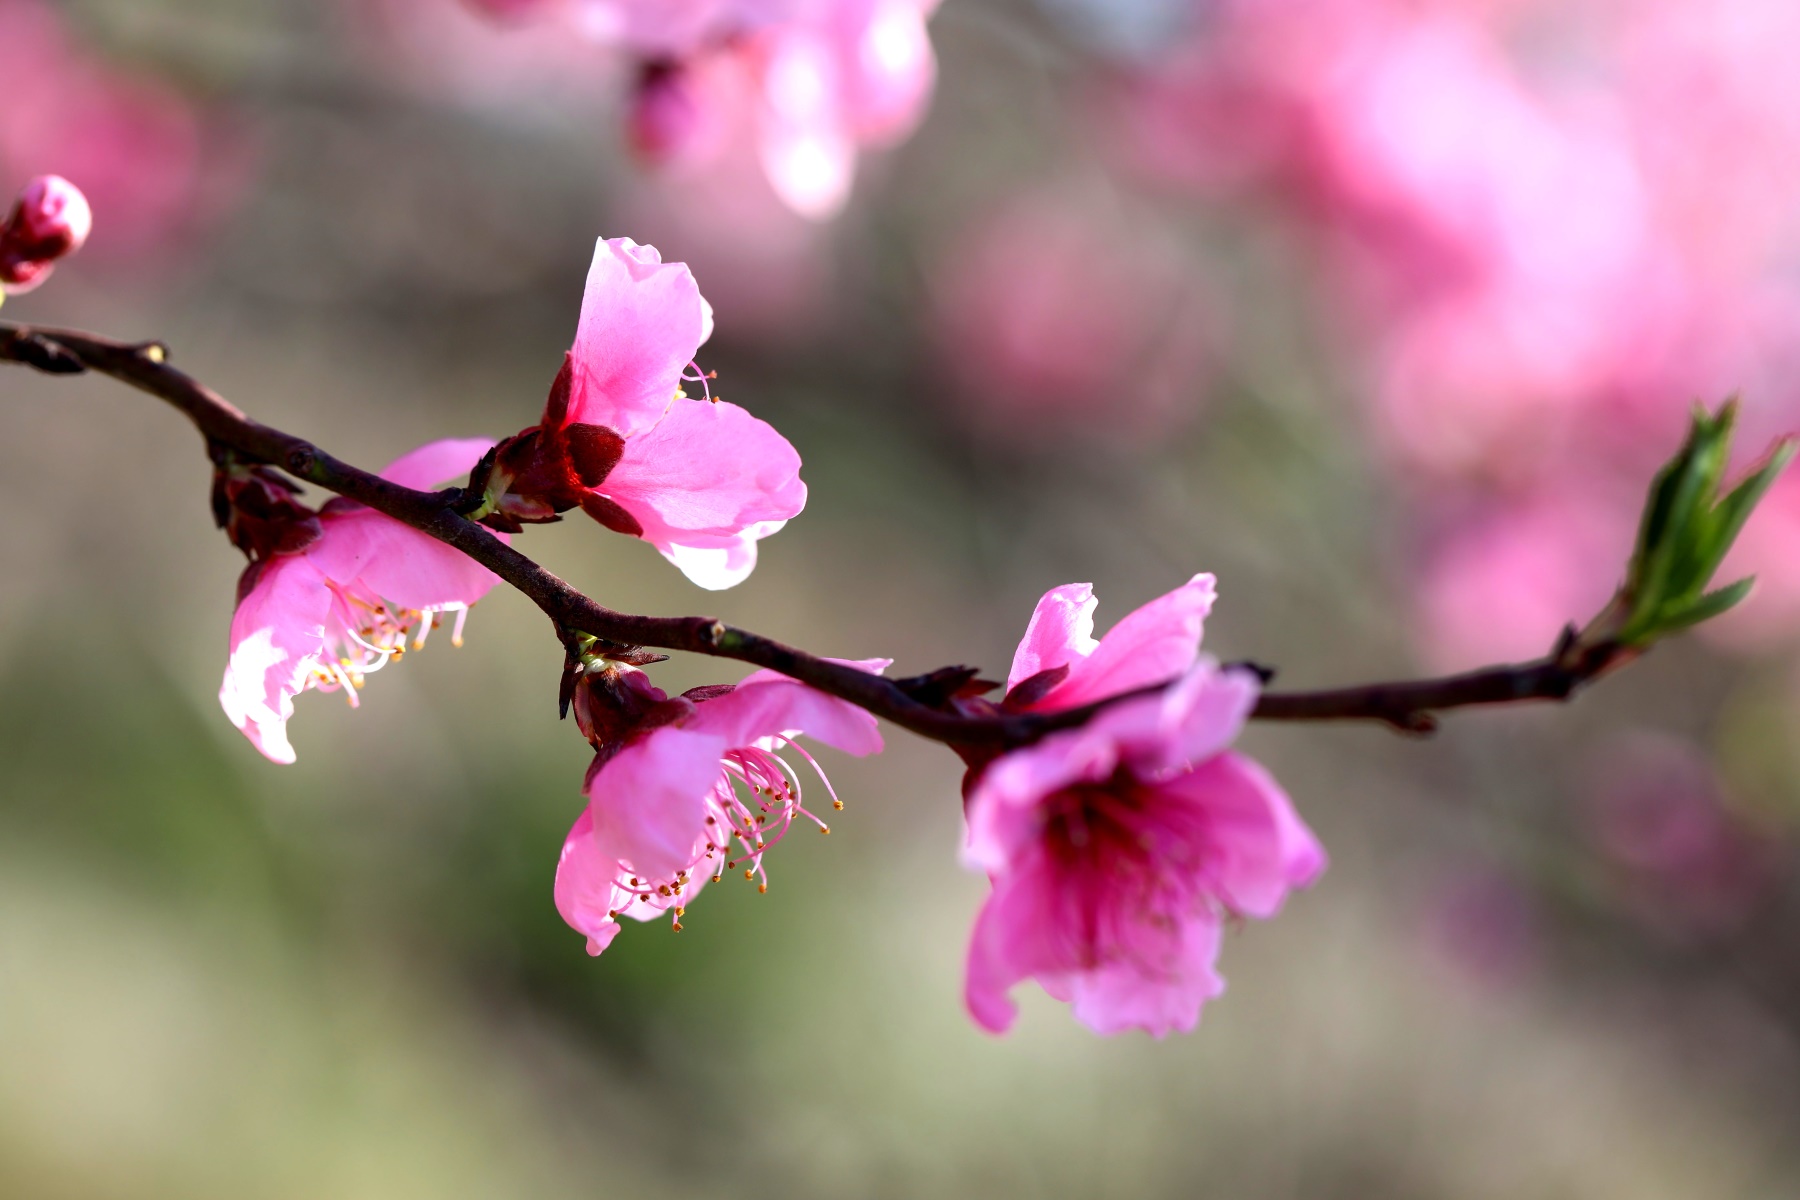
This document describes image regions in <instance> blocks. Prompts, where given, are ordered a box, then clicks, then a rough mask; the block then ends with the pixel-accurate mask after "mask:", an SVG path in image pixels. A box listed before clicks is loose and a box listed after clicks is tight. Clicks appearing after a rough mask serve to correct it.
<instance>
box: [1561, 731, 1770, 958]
mask: <svg viewBox="0 0 1800 1200" xmlns="http://www.w3.org/2000/svg"><path fill="white" fill-rule="evenodd" d="M1588 774H1589V776H1590V778H1589V781H1588V785H1589V786H1588V790H1587V797H1586V799H1587V801H1588V803H1587V816H1588V826H1589V833H1590V837H1591V838H1592V841H1593V843H1594V847H1595V849H1596V850H1598V851H1599V852H1600V854H1601V855H1602V857H1603V858H1604V859H1605V860H1606V861H1607V862H1608V864H1609V866H1610V867H1611V868H1612V874H1613V879H1612V882H1613V884H1614V885H1615V891H1616V893H1617V896H1618V898H1619V900H1620V901H1621V902H1622V903H1623V905H1624V906H1625V907H1626V908H1627V909H1628V910H1630V911H1631V913H1632V914H1633V915H1634V916H1635V917H1637V918H1638V919H1639V920H1641V921H1642V922H1643V923H1644V924H1646V925H1648V926H1650V927H1652V928H1654V929H1655V930H1657V931H1658V932H1661V933H1663V934H1665V935H1668V936H1671V937H1674V938H1676V939H1679V940H1690V939H1695V938H1700V939H1705V938H1714V937H1720V936H1724V935H1727V934H1730V933H1732V932H1735V931H1736V930H1738V929H1740V928H1742V927H1743V925H1744V924H1745V923H1746V922H1747V921H1749V920H1750V919H1751V918H1752V917H1753V916H1754V915H1755V914H1756V913H1757V911H1758V910H1759V909H1760V908H1762V907H1763V906H1764V905H1765V904H1767V903H1769V902H1770V901H1771V900H1772V899H1773V898H1774V897H1775V896H1776V895H1777V893H1778V892H1779V890H1780V889H1781V887H1782V886H1783V885H1784V883H1785V877H1786V875H1787V874H1788V872H1789V869H1790V868H1789V867H1788V866H1786V865H1785V864H1784V858H1783V856H1782V855H1781V854H1780V852H1779V849H1778V847H1777V845H1776V843H1775V842H1774V841H1773V839H1771V838H1770V837H1769V835H1768V834H1767V833H1766V832H1765V831H1762V830H1759V829H1757V828H1756V827H1755V826H1754V825H1753V824H1752V823H1751V822H1749V821H1747V820H1745V819H1744V817H1743V816H1741V815H1739V814H1736V813H1734V812H1732V810H1731V809H1730V808H1729V807H1728V805H1727V804H1726V803H1725V797H1724V795H1723V793H1722V789H1721V786H1720V783H1719V780H1718V779H1717V777H1716V775H1715V773H1714V770H1713V767H1712V764H1711V763H1709V762H1708V761H1707V759H1706V756H1705V754H1704V753H1703V752H1702V751H1701V749H1700V748H1699V747H1697V746H1693V745H1691V744H1688V743H1685V742H1682V741H1680V740H1677V739H1674V738H1671V737H1667V736H1663V735H1657V734H1647V733H1643V732H1638V733H1633V734H1630V735H1628V736H1624V737H1620V738H1616V739H1614V741H1612V742H1611V743H1609V744H1606V745H1604V746H1602V747H1600V748H1599V750H1597V751H1596V753H1595V754H1594V756H1593V759H1592V760H1591V762H1590V764H1589V768H1588Z"/></svg>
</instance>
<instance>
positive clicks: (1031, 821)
mask: <svg viewBox="0 0 1800 1200" xmlns="http://www.w3.org/2000/svg"><path fill="white" fill-rule="evenodd" d="M1136 703H1137V704H1138V705H1147V704H1151V703H1153V701H1137V702H1136ZM1118 763H1119V746H1118V742H1117V739H1115V738H1114V737H1112V736H1111V735H1110V734H1109V733H1108V732H1107V731H1106V730H1105V729H1095V728H1094V727H1093V726H1092V725H1091V724H1090V726H1089V727H1087V728H1083V729H1073V730H1069V731H1068V732H1065V733H1053V734H1051V735H1050V736H1049V737H1047V738H1044V739H1043V740H1041V741H1038V742H1033V743H1032V744H1031V745H1029V746H1024V747H1022V748H1020V749H1018V750H1013V751H1010V752H1009V753H1007V754H1004V755H1002V756H1001V757H1000V758H998V759H995V760H994V761H993V762H992V763H990V764H989V765H988V766H987V768H986V769H985V770H984V771H982V773H981V775H980V777H979V778H978V779H977V780H976V782H975V786H974V788H973V790H971V791H970V793H969V798H968V803H967V804H966V805H965V806H964V807H965V812H966V813H967V819H968V826H969V829H968V837H967V840H966V841H965V842H964V844H963V854H962V857H963V863H964V865H966V866H969V867H973V868H975V869H976V870H981V871H987V872H988V873H990V874H993V873H996V872H999V871H1003V870H1006V869H1007V868H1008V867H1009V866H1010V865H1011V864H1012V863H1013V862H1014V860H1015V859H1016V858H1017V856H1018V855H1019V853H1020V852H1021V850H1022V849H1023V848H1024V847H1026V846H1028V845H1029V844H1030V843H1031V842H1032V840H1033V839H1034V838H1035V837H1036V836H1037V835H1038V833H1039V832H1040V831H1041V829H1042V824H1043V822H1042V817H1041V815H1040V813H1039V810H1038V805H1039V802H1040V801H1042V800H1043V798H1044V797H1045V796H1048V795H1050V794H1051V793H1052V792H1055V791H1057V790H1058V789H1059V788H1063V787H1066V786H1068V785H1069V784H1071V783H1074V782H1077V781H1079V780H1088V781H1095V780H1101V779H1105V778H1107V777H1108V776H1110V775H1111V774H1112V773H1113V770H1114V768H1115V767H1117V766H1118Z"/></svg>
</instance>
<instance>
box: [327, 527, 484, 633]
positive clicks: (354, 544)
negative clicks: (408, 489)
mask: <svg viewBox="0 0 1800 1200" xmlns="http://www.w3.org/2000/svg"><path fill="white" fill-rule="evenodd" d="M323 522H324V532H323V533H322V534H320V536H319V540H318V541H316V542H314V543H313V544H312V545H310V546H308V547H307V548H306V550H305V551H304V555H305V557H306V559H307V561H309V562H311V563H312V564H313V565H314V566H315V567H316V568H318V570H319V571H320V572H322V573H323V574H324V575H325V577H326V578H328V579H331V580H333V581H335V582H337V583H340V584H344V585H354V584H357V583H358V582H360V583H361V585H362V586H363V587H365V588H367V589H368V590H369V591H371V592H373V593H374V594H375V595H377V596H380V597H381V598H382V599H384V600H386V601H388V602H389V603H390V604H395V605H398V606H399V607H401V608H412V609H417V610H419V611H421V612H429V611H435V610H440V609H448V608H463V607H466V606H468V605H470V604H473V603H475V601H477V600H479V599H481V598H482V597H483V596H485V595H487V593H488V590H489V589H490V588H492V587H493V586H494V585H495V584H496V583H499V582H500V577H499V576H498V575H495V574H494V573H493V572H492V571H490V570H488V569H487V568H486V567H484V566H482V565H481V564H479V563H477V562H476V561H475V560H474V559H472V558H470V557H468V556H467V555H466V554H464V553H463V552H462V551H460V550H457V549H456V548H454V547H452V546H448V545H445V544H444V543H443V542H440V541H438V540H437V539H436V538H434V537H432V536H430V535H429V534H425V533H420V532H419V531H418V530H417V529H414V528H412V526H410V525H402V524H401V523H400V522H398V521H396V520H394V519H393V518H392V517H388V516H383V515H382V514H381V513H378V512H376V511H375V510H374V509H372V508H354V509H350V510H349V511H346V512H336V513H332V512H328V513H326V514H325V516H324V518H323ZM500 536H504V535H500Z"/></svg>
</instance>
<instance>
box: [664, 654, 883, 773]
mask: <svg viewBox="0 0 1800 1200" xmlns="http://www.w3.org/2000/svg"><path fill="white" fill-rule="evenodd" d="M875 661H877V662H881V663H882V665H883V666H885V665H886V662H885V661H884V660H880V659H877V660H875ZM865 669H867V668H865ZM686 727H687V728H688V729H692V730H695V731H696V732H709V733H716V734H717V735H718V736H719V737H721V738H723V739H724V741H725V743H726V745H728V746H732V747H738V746H750V745H755V744H756V743H757V742H760V741H762V740H763V739H765V738H769V737H773V736H775V735H778V734H779V735H782V736H786V737H790V738H791V737H798V736H799V735H801V734H805V735H806V736H807V737H809V738H812V739H814V740H815V741H820V742H823V743H825V744H826V745H827V746H831V747H834V748H836V749H838V750H842V751H843V752H844V753H846V754H855V755H858V756H862V755H868V754H879V753H880V752H881V733H880V731H879V729H878V728H877V727H876V723H875V718H874V717H873V716H871V715H870V714H869V713H868V712H867V711H865V710H864V709H861V708H858V707H857V706H856V705H854V704H851V703H850V702H849V701H847V700H839V699H838V698H837V697H835V696H828V695H826V694H825V693H824V692H821V691H819V690H818V689H816V688H812V687H808V686H807V685H806V684H803V683H800V682H799V681H798V680H794V679H789V678H788V677H787V676H785V675H779V674H777V673H776V672H774V671H758V672H756V674H754V675H752V676H750V677H749V678H748V679H746V680H744V681H743V682H742V683H740V684H738V685H737V687H735V688H733V689H732V690H731V691H730V692H727V693H726V694H725V695H723V696H720V697H718V698H717V699H715V700H708V701H706V702H705V703H704V704H702V705H700V708H699V711H698V712H696V713H695V714H694V716H693V717H692V718H691V719H690V720H689V721H688V722H687V724H686Z"/></svg>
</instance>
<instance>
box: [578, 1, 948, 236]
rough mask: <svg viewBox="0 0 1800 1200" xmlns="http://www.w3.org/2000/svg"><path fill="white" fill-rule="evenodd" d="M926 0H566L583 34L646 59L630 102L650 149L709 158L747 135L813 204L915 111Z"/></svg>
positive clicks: (822, 204) (925, 75)
mask: <svg viewBox="0 0 1800 1200" xmlns="http://www.w3.org/2000/svg"><path fill="white" fill-rule="evenodd" d="M936 6H937V0H814V2H803V0H653V2H652V0H585V2H581V0H576V2H574V3H573V6H572V8H570V10H569V11H570V12H571V13H572V14H573V17H574V23H575V25H576V26H577V27H578V28H579V29H580V30H581V31H582V32H584V33H585V34H587V35H588V36H589V37H590V38H593V39H596V40H598V41H600V42H602V43H604V44H608V45H614V46H618V47H620V48H622V49H625V50H627V51H629V52H631V53H633V54H635V55H637V56H638V57H639V58H640V59H642V60H644V61H645V62H647V63H649V64H650V67H649V69H648V70H646V71H644V72H643V73H642V74H641V75H640V77H639V81H638V84H637V90H636V94H635V96H634V97H633V100H632V104H631V107H630V112H631V117H630V124H629V132H630V137H631V141H632V144H633V146H634V147H635V148H636V149H637V150H639V152H640V153H642V154H643V155H644V156H645V157H646V158H648V159H650V160H651V161H653V162H665V161H667V160H669V159H671V158H674V159H686V160H689V161H693V160H702V161H712V160H715V159H718V158H721V157H723V156H724V155H725V154H726V153H728V150H727V146H728V145H729V144H730V143H731V142H734V141H736V140H739V139H740V138H741V139H744V140H748V141H750V142H751V143H753V144H754V145H755V147H756V149H757V155H758V158H759V159H760V161H761V164H762V168H763V170H764V172H765V174H766V175H767V177H768V179H769V182H770V184H771V185H772V186H773V187H774V189H775V192H776V194H777V195H779V196H780V197H781V198H782V200H783V201H784V202H785V203H786V204H787V205H788V206H789V207H791V208H792V209H793V210H794V211H796V212H798V213H801V214H803V215H805V216H807V217H811V218H824V217H829V216H831V215H833V214H835V213H836V212H837V211H839V210H840V209H841V208H842V207H843V205H844V203H845V201H846V200H847V199H848V197H849V194H850V186H851V180H852V177H853V176H854V174H855V169H856V157H857V154H858V153H859V151H860V150H861V149H862V148H864V147H876V146H884V145H889V144H892V143H893V142H895V141H898V140H899V139H900V138H902V137H904V136H905V135H906V134H908V133H910V132H911V131H912V129H913V128H914V127H916V126H917V125H918V123H919V121H920V119H921V118H922V116H923V115H924V110H925V105H926V102H927V100H928V98H929V97H930V94H931V89H932V85H933V83H934V81H935V79H936V74H937V60H936V58H935V56H934V55H933V53H932V48H931V39H930V37H929V35H928V34H927V32H926V21H927V19H928V18H929V17H930V15H931V12H932V10H933V9H935V8H936Z"/></svg>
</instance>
